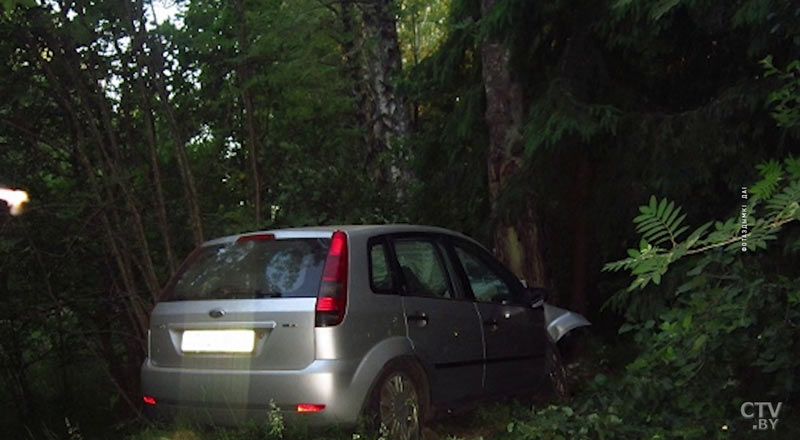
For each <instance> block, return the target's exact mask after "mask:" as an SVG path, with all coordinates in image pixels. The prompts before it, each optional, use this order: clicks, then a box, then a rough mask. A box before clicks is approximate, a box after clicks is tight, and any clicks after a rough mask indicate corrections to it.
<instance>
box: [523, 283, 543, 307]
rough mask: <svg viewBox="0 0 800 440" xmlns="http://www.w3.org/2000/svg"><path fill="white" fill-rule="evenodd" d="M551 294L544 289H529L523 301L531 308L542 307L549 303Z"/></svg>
mask: <svg viewBox="0 0 800 440" xmlns="http://www.w3.org/2000/svg"><path fill="white" fill-rule="evenodd" d="M548 294H549V292H548V290H547V289H545V288H542V287H527V288H525V290H524V291H523V294H522V300H523V302H524V303H525V304H528V305H530V306H531V307H542V306H543V305H544V303H545V301H547V296H548Z"/></svg>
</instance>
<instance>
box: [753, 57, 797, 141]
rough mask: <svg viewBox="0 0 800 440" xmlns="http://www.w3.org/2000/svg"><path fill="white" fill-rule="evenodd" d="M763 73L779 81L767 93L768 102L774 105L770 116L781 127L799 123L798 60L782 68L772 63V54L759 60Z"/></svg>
mask: <svg viewBox="0 0 800 440" xmlns="http://www.w3.org/2000/svg"><path fill="white" fill-rule="evenodd" d="M761 64H762V65H763V66H764V70H765V72H766V73H765V75H766V76H767V77H769V76H775V77H777V78H778V80H780V81H781V83H782V85H781V87H780V88H779V89H777V90H775V91H773V92H772V93H770V95H769V103H770V104H773V105H774V110H773V111H772V117H773V118H775V120H776V121H777V122H778V125H780V126H782V127H794V126H797V125H798V124H800V60H794V61H792V62H790V63H788V64H787V65H786V67H784V68H783V69H780V68H778V67H776V66H775V65H774V64H773V60H772V55H769V56H767V57H766V58H764V59H763V60H761Z"/></svg>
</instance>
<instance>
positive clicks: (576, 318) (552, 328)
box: [544, 303, 592, 342]
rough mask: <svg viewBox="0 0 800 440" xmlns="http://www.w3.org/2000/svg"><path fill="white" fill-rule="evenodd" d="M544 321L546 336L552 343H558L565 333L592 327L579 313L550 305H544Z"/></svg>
mask: <svg viewBox="0 0 800 440" xmlns="http://www.w3.org/2000/svg"><path fill="white" fill-rule="evenodd" d="M544 319H545V325H546V327H545V328H546V329H547V336H548V338H550V340H551V341H553V342H558V341H559V340H560V339H561V338H563V337H564V335H566V334H567V333H569V332H571V331H572V330H574V329H576V328H578V327H585V326H589V325H592V323H591V322H589V320H587V319H586V318H584V317H583V315H581V314H580V313H575V312H570V311H569V310H567V309H562V308H560V307H556V306H553V305H550V304H547V303H545V304H544Z"/></svg>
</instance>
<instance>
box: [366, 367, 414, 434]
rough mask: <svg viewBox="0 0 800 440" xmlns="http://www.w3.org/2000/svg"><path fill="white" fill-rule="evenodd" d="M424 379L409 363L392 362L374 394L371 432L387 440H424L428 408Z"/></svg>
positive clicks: (369, 417) (371, 405)
mask: <svg viewBox="0 0 800 440" xmlns="http://www.w3.org/2000/svg"><path fill="white" fill-rule="evenodd" d="M424 384H425V382H424V379H423V378H422V377H421V375H420V374H419V373H418V372H417V369H415V368H413V367H411V366H409V365H407V362H394V363H392V364H390V365H388V366H387V367H386V368H385V369H384V371H383V373H382V374H381V375H380V377H379V378H378V380H377V381H376V382H375V386H374V388H373V390H372V394H371V396H370V403H369V406H368V407H367V411H368V413H367V420H368V421H369V429H370V431H372V432H374V433H376V434H380V437H382V438H386V439H387V440H422V439H423V436H422V422H423V419H424V415H425V414H426V411H427V399H426V398H425V396H426V394H425V393H426V389H425V387H424Z"/></svg>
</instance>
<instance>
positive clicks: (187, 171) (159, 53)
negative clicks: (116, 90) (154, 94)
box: [147, 35, 204, 246]
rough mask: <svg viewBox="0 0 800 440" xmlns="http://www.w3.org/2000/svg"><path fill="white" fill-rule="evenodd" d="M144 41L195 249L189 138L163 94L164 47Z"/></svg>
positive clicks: (197, 225)
mask: <svg viewBox="0 0 800 440" xmlns="http://www.w3.org/2000/svg"><path fill="white" fill-rule="evenodd" d="M147 42H148V44H149V46H150V53H151V57H150V60H151V66H150V67H151V68H152V75H153V80H154V83H155V85H156V89H157V91H158V95H159V98H160V100H161V105H162V107H163V109H164V113H165V114H166V116H167V123H168V124H169V126H170V128H171V129H172V138H173V142H174V144H173V145H174V151H175V158H176V159H177V162H178V172H179V173H180V175H181V181H182V182H183V194H184V201H185V202H186V209H187V211H188V214H189V227H190V228H191V230H192V237H193V241H194V244H195V245H196V246H198V245H200V244H202V243H203V241H204V239H203V220H202V218H201V217H200V205H199V202H198V197H197V185H196V184H195V180H194V174H193V173H192V168H191V165H190V164H189V155H188V154H186V146H185V145H184V144H185V143H186V142H187V140H188V139H189V138H188V137H187V136H186V135H185V133H184V131H183V129H182V128H181V126H180V124H178V118H177V116H176V115H175V110H174V109H173V108H172V103H171V102H170V99H169V93H168V92H167V85H166V83H165V82H164V69H165V63H164V48H163V46H162V44H161V41H159V39H158V36H155V37H151V36H149V35H148V38H147Z"/></svg>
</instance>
